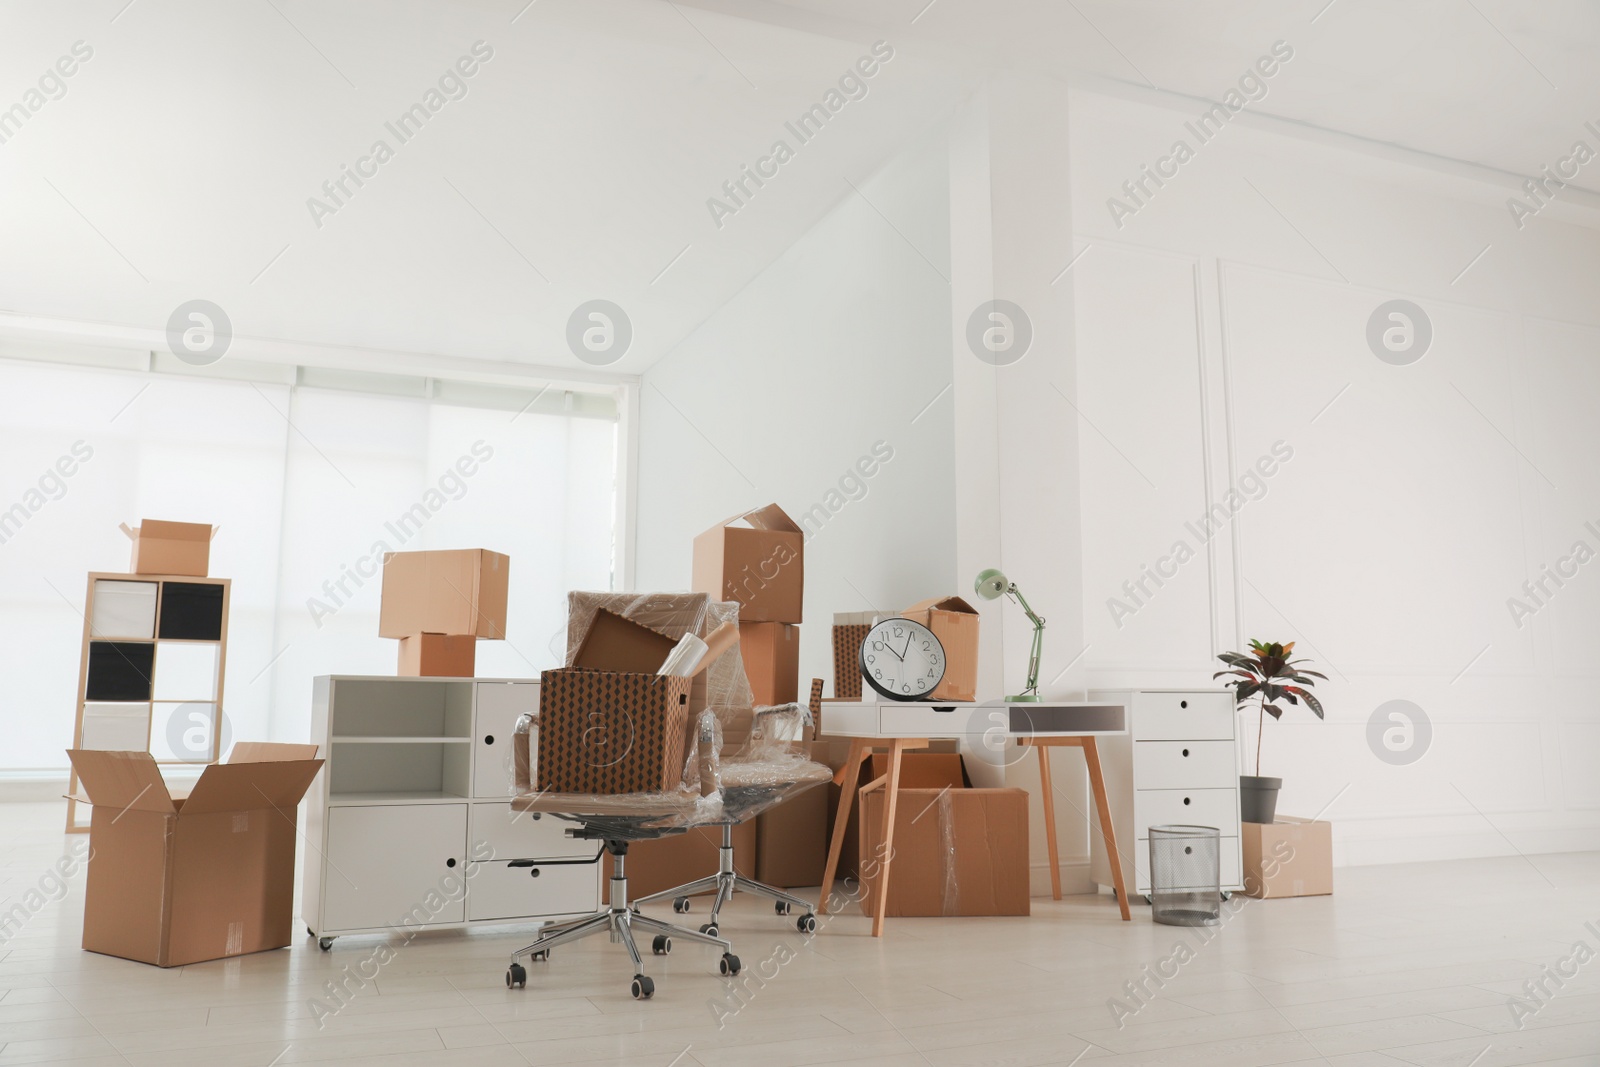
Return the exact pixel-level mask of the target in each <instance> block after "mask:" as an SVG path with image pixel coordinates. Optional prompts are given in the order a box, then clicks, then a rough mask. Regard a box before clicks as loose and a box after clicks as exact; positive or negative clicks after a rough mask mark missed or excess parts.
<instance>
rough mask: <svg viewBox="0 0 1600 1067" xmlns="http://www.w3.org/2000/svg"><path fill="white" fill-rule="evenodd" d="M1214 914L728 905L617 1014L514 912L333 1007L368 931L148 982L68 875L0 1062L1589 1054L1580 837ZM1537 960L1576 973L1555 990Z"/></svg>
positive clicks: (1386, 1060) (1102, 903)
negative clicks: (520, 964)
mask: <svg viewBox="0 0 1600 1067" xmlns="http://www.w3.org/2000/svg"><path fill="white" fill-rule="evenodd" d="M60 824H61V808H60V805H56V804H49V805H47V804H6V805H0V841H4V842H5V843H6V851H5V855H4V857H3V858H0V872H3V879H4V880H3V885H0V896H3V897H4V899H5V904H4V909H10V908H11V906H12V905H13V904H14V903H18V902H20V901H22V900H23V897H24V894H25V893H26V892H27V890H29V889H31V888H34V887H36V886H38V885H39V882H40V877H41V875H42V874H43V873H44V872H45V870H46V868H47V867H48V866H49V864H50V863H51V862H53V860H54V859H55V858H56V857H57V856H59V855H61V854H62V852H63V850H64V848H65V847H67V842H68V840H69V839H67V838H64V837H63V836H62V835H61V834H60V833H59V827H60ZM71 840H77V839H71ZM33 899H34V900H35V901H37V900H38V899H39V898H37V897H36V898H33ZM1233 903H1234V904H1236V905H1238V907H1237V910H1236V911H1233V912H1231V914H1230V916H1229V918H1228V920H1227V922H1226V925H1225V926H1224V927H1223V928H1222V929H1221V930H1220V931H1218V932H1216V934H1215V936H1214V937H1213V938H1211V940H1210V941H1209V942H1205V943H1202V941H1201V940H1200V939H1198V938H1197V937H1196V936H1195V935H1194V933H1192V932H1190V931H1186V930H1182V929H1179V928H1175V927H1167V926H1158V925H1155V924H1152V923H1151V922H1150V918H1149V909H1148V908H1145V907H1140V908H1137V909H1136V910H1135V912H1134V921H1133V922H1132V923H1131V924H1128V923H1122V922H1119V921H1118V918H1117V910H1116V907H1115V906H1114V905H1113V903H1112V900H1111V898H1110V897H1109V896H1105V895H1102V896H1100V897H1092V896H1082V897H1069V898H1067V899H1066V900H1065V901H1063V902H1061V903H1053V902H1051V901H1050V900H1048V899H1035V900H1034V902H1033V908H1034V913H1033V916H1032V917H1031V918H1027V919H916V920H898V921H891V922H890V923H889V925H888V930H887V933H886V936H885V937H884V938H882V939H881V940H874V939H873V938H871V937H869V936H867V934H868V928H869V926H868V920H867V919H865V918H862V917H861V916H859V915H855V914H846V915H840V916H837V917H831V918H829V919H828V920H827V921H826V924H825V926H824V927H823V929H822V930H821V931H819V932H818V933H817V934H816V935H815V937H814V938H811V939H807V938H803V937H802V936H801V935H799V934H798V933H797V932H796V931H795V929H794V927H793V926H792V925H791V923H790V922H786V921H782V920H779V919H777V918H776V917H775V916H774V915H773V914H772V912H771V910H770V909H769V908H767V907H764V906H760V905H757V904H756V903H755V902H753V901H750V900H748V899H743V900H740V901H739V902H737V903H736V905H735V906H734V907H733V908H732V909H731V910H730V912H729V913H727V914H726V915H725V922H724V931H725V932H726V933H727V934H728V935H729V936H731V937H732V938H733V939H734V942H735V951H737V952H738V953H739V955H740V956H741V957H742V958H743V960H744V963H745V966H746V972H745V974H744V975H743V976H742V978H743V981H739V982H735V981H734V980H728V979H723V978H720V977H718V976H717V975H716V974H715V954H714V953H713V952H712V951H711V950H708V949H700V948H696V947H695V946H692V945H688V944H684V945H680V946H679V947H678V949H677V951H675V952H674V953H673V954H672V955H671V956H670V957H668V958H667V959H666V960H665V961H660V960H654V959H653V960H651V961H650V964H649V968H650V971H651V973H652V974H653V975H654V976H655V978H656V981H657V992H656V996H655V999H654V1000H652V1001H649V1002H644V1003H639V1002H635V1001H633V1000H632V999H630V998H629V997H628V995H627V991H626V986H627V984H628V980H629V977H630V976H631V972H632V968H631V966H630V965H629V964H628V963H627V960H626V955H625V954H624V953H623V952H622V950H621V948H620V947H618V946H612V945H609V944H607V943H606V942H605V940H604V939H603V938H602V939H597V940H590V941H588V942H585V943H583V944H582V945H577V946H572V947H569V948H566V949H564V950H558V952H557V954H556V957H555V959H554V960H552V961H551V962H549V963H545V964H533V965H530V968H529V970H530V977H529V981H528V988H527V989H524V990H507V989H506V988H505V986H504V984H503V982H504V973H505V961H506V955H507V953H508V951H509V950H510V949H512V948H515V947H519V946H520V945H522V944H524V943H525V942H527V941H528V940H530V939H531V937H530V934H531V931H530V929H529V928H502V929H501V930H498V931H495V932H481V931H480V932H477V933H475V934H472V935H463V934H457V933H441V934H433V935H425V936H421V937H418V938H417V939H415V940H414V941H412V942H411V943H410V944H408V945H405V946H403V947H399V946H396V948H395V951H394V958H393V959H392V960H389V961H388V962H387V964H386V965H383V966H382V967H381V969H380V970H379V972H378V973H377V977H376V978H375V979H374V980H373V981H371V982H367V983H366V984H365V985H364V986H363V985H361V984H359V983H358V980H357V979H354V978H351V979H349V980H348V981H347V983H346V985H347V988H348V989H349V990H350V991H349V992H348V993H347V994H345V995H344V996H343V998H342V999H343V1001H344V1004H343V1006H340V1003H339V1001H338V1000H335V999H334V998H332V997H330V996H329V995H328V994H327V993H326V991H325V987H324V983H326V982H329V981H330V980H331V981H342V980H345V976H346V975H347V974H357V973H358V972H359V969H360V968H361V967H362V966H363V961H369V960H371V959H372V958H373V956H374V953H375V952H376V950H377V949H378V946H379V944H380V942H379V941H377V940H376V939H359V938H351V939H346V940H341V941H339V942H338V943H337V944H336V945H335V947H334V949H333V951H331V952H326V953H325V952H320V951H318V949H317V947H316V945H315V944H313V943H311V942H310V941H309V939H304V940H300V941H297V942H296V943H295V944H294V946H293V947H291V948H289V949H287V950H283V951H278V952H268V953H263V954H260V955H255V956H248V957H244V958H242V959H235V960H230V961H225V962H217V963H204V964H198V965H195V966H191V967H184V968H181V969H176V970H170V971H162V970H159V969H157V968H154V967H147V966H144V965H142V964H137V963H129V962H126V961H123V960H117V959H111V958H108V957H103V956H96V955H93V954H90V953H86V952H83V951H82V950H81V949H80V948H79V947H78V941H79V935H80V928H81V918H82V908H83V887H82V876H81V875H79V877H78V878H77V879H76V884H74V885H72V886H71V888H70V889H69V891H68V893H67V895H66V896H65V898H64V899H61V900H60V901H59V902H54V901H51V902H48V903H46V904H45V905H44V906H43V907H42V908H39V909H38V910H37V912H35V913H32V914H30V915H28V917H27V918H26V921H24V922H23V923H22V925H21V927H20V928H16V927H7V928H6V929H5V931H4V933H5V934H9V935H10V936H9V938H8V939H7V940H4V941H3V942H0V994H3V995H0V1065H6V1064H16V1063H46V1062H48V1063H71V1064H85V1065H87V1064H94V1065H97V1067H98V1065H102V1064H104V1065H123V1064H135V1065H141V1067H142V1065H147V1064H148V1065H157V1064H161V1065H165V1064H207V1065H231V1064H241V1065H245V1064H249V1065H261V1067H265V1065H269V1064H289V1063H305V1062H312V1061H338V1062H341V1063H347V1064H369V1065H373V1067H379V1065H382V1067H402V1065H406V1067H409V1065H418V1067H422V1065H427V1067H452V1065H465V1064H474V1065H476V1064H485V1065H487V1064H493V1065H495V1067H505V1065H516V1064H556V1063H597V1064H598V1063H604V1064H639V1065H649V1067H672V1065H676V1067H692V1065H695V1064H700V1065H704V1067H747V1065H750V1067H754V1065H773V1067H778V1065H786V1064H829V1063H844V1062H858V1063H870V1064H882V1065H886V1067H901V1065H937V1067H956V1065H967V1064H971V1065H980V1064H982V1065H988V1064H1013V1065H1024V1064H1072V1063H1096V1064H1118V1065H1121V1064H1150V1065H1161V1067H1166V1065H1208V1064H1215V1065H1219V1067H1223V1065H1226V1067H1238V1065H1253V1064H1277V1063H1330V1064H1337V1065H1340V1067H1358V1065H1360V1067H1365V1065H1378V1064H1396V1063H1408V1064H1429V1065H1432V1064H1439V1065H1457V1067H1497V1065H1501V1064H1526V1063H1546V1064H1564V1065H1575V1064H1600V854H1592V853H1591V854H1579V855H1562V856H1534V857H1531V858H1529V859H1522V858H1507V859H1489V860H1473V861H1462V862H1454V863H1431V864H1416V865H1407V866H1394V867H1366V868H1355V869H1348V870H1341V871H1339V872H1338V895H1337V896H1334V897H1322V898H1310V899H1303V900H1285V901H1266V902H1262V901H1250V900H1245V899H1244V898H1236V900H1235V901H1234V902H1233ZM4 909H0V910H4ZM24 910H27V909H26V908H25V909H24ZM696 914H697V915H700V914H703V911H702V912H697V913H696ZM13 915H14V916H15V913H13ZM667 917H668V918H670V917H671V914H670V912H668V913H667ZM695 917H696V916H695V915H690V916H688V917H687V918H690V919H694V918H695ZM696 921H697V922H698V921H703V920H696ZM1586 923H1593V924H1594V926H1593V928H1589V927H1586V925H1585V924H1586ZM1579 942H1584V943H1586V945H1587V947H1588V949H1589V950H1591V951H1590V952H1586V953H1580V954H1579V955H1580V957H1581V958H1582V959H1584V960H1587V961H1588V962H1586V963H1578V962H1577V961H1576V960H1574V959H1573V957H1574V946H1575V945H1576V944H1577V943H1579ZM1178 945H1184V946H1187V948H1186V950H1184V951H1179V950H1178V949H1177V948H1176V946H1178ZM1591 956H1595V957H1596V958H1592V959H1591V958H1590V957H1591ZM1569 960H1571V961H1573V962H1566V961H1569ZM366 966H367V967H368V968H369V969H368V971H367V973H369V974H370V973H371V970H370V968H371V966H372V964H371V963H367V964H366ZM1545 968H1550V970H1549V971H1546V970H1545ZM347 969H348V970H347ZM1561 969H1564V970H1565V971H1566V972H1567V973H1568V974H1573V973H1574V971H1575V972H1576V973H1575V976H1574V977H1570V978H1563V979H1561V981H1562V982H1563V985H1562V986H1561V987H1560V988H1557V987H1556V985H1555V984H1554V982H1553V981H1552V980H1551V979H1550V978H1549V977H1548V976H1549V975H1553V974H1556V973H1557V971H1558V970H1561ZM1151 975H1154V976H1155V977H1150V976H1151ZM1541 975H1545V976H1546V977H1545V978H1544V982H1545V989H1546V990H1548V994H1549V995H1547V994H1545V993H1540V994H1538V996H1537V998H1536V999H1526V1000H1525V1001H1524V1007H1525V1009H1526V1010H1525V1012H1524V1016H1525V1017H1524V1018H1523V1019H1522V1020H1521V1021H1522V1024H1523V1025H1522V1028H1521V1029H1520V1030H1518V1029H1516V1024H1515V1022H1514V1020H1513V1014H1512V1008H1511V1006H1510V1004H1511V998H1512V997H1513V996H1514V995H1523V994H1524V990H1523V983H1524V981H1526V980H1528V979H1535V980H1537V979H1539V978H1540V976H1541ZM1130 982H1132V983H1135V984H1136V985H1138V984H1141V983H1142V985H1143V989H1144V991H1143V992H1139V993H1138V995H1137V996H1135V995H1134V994H1133V993H1130V992H1129V989H1128V983H1130ZM318 1001H321V1002H322V1003H323V1004H324V1005H326V1006H331V1007H336V1008H338V1010H337V1012H336V1013H334V1014H331V1015H326V1014H325V1011H326V1008H325V1009H323V1010H319V1009H318V1008H316V1007H315V1006H314V1005H315V1004H316V1003H317V1002H318ZM1117 1001H1120V1002H1121V1008H1118V1007H1117V1005H1116V1002H1117ZM1119 1015H1120V1016H1121V1018H1120V1019H1119V1018H1118V1016H1119ZM1119 1021H1120V1023H1121V1025H1119Z"/></svg>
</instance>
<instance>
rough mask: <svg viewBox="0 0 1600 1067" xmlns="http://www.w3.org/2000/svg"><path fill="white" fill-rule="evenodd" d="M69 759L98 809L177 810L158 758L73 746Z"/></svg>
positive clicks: (143, 754) (68, 752) (148, 754)
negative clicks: (158, 765)
mask: <svg viewBox="0 0 1600 1067" xmlns="http://www.w3.org/2000/svg"><path fill="white" fill-rule="evenodd" d="M67 758H68V759H70V760H71V761H72V769H73V770H75V771H77V772H78V781H80V782H82V783H83V790H84V792H85V793H87V794H88V795H89V802H90V803H91V804H93V805H94V806H95V807H99V808H121V809H123V810H124V811H127V810H130V809H131V810H135V811H155V812H161V813H163V814H167V815H170V814H172V813H173V812H174V811H177V810H178V809H177V805H175V804H174V803H173V802H172V794H171V793H169V792H167V783H166V781H165V780H164V779H163V778H162V777H161V769H160V768H159V767H157V766H156V761H155V757H153V756H151V755H150V753H148V752H98V751H93V750H90V749H81V748H70V749H68V750H67Z"/></svg>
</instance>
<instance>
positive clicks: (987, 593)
mask: <svg viewBox="0 0 1600 1067" xmlns="http://www.w3.org/2000/svg"><path fill="white" fill-rule="evenodd" d="M972 588H973V591H974V592H976V593H977V594H978V595H979V596H981V597H982V598H983V599H985V600H996V599H998V598H1000V597H1002V596H1008V597H1010V598H1011V599H1012V600H1015V601H1016V602H1017V603H1018V604H1021V605H1022V610H1023V611H1025V612H1026V613H1027V615H1028V621H1029V622H1031V623H1033V651H1032V652H1030V653H1029V655H1028V687H1027V688H1026V689H1024V690H1023V691H1022V692H1020V693H1018V694H1017V695H1016V696H1009V697H1006V699H1007V700H1010V701H1013V702H1016V703H1036V702H1037V701H1038V700H1039V655H1040V652H1041V651H1042V650H1043V648H1044V620H1043V619H1041V618H1040V617H1039V616H1037V615H1035V614H1034V613H1033V609H1032V608H1030V607H1028V602H1027V601H1026V600H1024V599H1023V598H1022V593H1021V592H1020V591H1019V590H1018V589H1017V583H1015V582H1011V581H1007V580H1006V576H1005V574H1004V573H1003V572H1002V571H999V570H996V569H995V568H993V567H990V568H989V569H988V570H986V571H984V572H983V573H982V574H980V575H978V580H977V581H975V582H973V583H972Z"/></svg>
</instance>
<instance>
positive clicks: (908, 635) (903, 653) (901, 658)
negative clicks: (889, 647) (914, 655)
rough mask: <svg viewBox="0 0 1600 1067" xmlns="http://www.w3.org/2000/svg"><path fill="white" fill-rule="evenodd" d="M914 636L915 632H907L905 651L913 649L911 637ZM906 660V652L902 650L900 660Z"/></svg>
mask: <svg viewBox="0 0 1600 1067" xmlns="http://www.w3.org/2000/svg"><path fill="white" fill-rule="evenodd" d="M914 636H915V635H914V634H907V635H906V647H905V651H906V652H910V651H911V638H912V637H914ZM905 661H906V657H905V652H902V653H901V654H900V662H901V663H904V662H905Z"/></svg>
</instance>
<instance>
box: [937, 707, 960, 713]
mask: <svg viewBox="0 0 1600 1067" xmlns="http://www.w3.org/2000/svg"><path fill="white" fill-rule="evenodd" d="M933 710H934V711H937V712H940V713H945V712H951V711H955V710H956V709H955V708H953V707H950V708H934V709H933Z"/></svg>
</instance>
